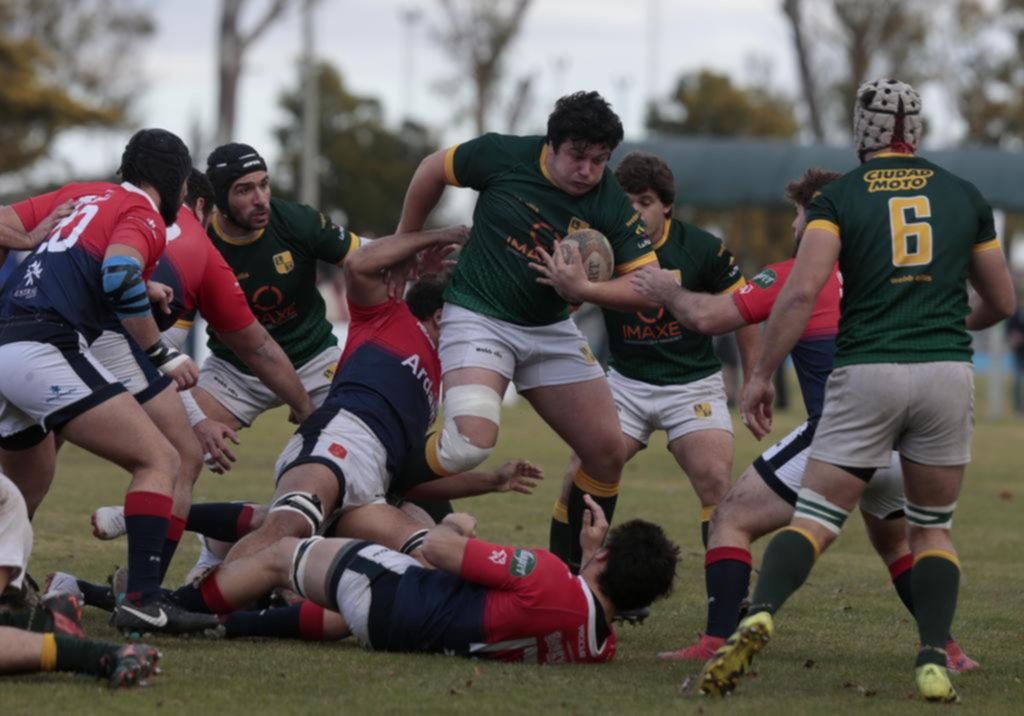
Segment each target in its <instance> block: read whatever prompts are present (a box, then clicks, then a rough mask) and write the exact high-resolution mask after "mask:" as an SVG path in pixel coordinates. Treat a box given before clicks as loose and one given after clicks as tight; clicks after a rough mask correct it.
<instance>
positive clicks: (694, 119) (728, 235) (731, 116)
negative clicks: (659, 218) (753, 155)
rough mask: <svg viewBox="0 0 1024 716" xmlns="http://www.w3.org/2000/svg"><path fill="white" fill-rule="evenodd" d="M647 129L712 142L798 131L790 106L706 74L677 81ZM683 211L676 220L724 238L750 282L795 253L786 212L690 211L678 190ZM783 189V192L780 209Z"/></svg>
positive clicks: (764, 93)
mask: <svg viewBox="0 0 1024 716" xmlns="http://www.w3.org/2000/svg"><path fill="white" fill-rule="evenodd" d="M647 128H648V129H649V130H651V131H652V132H654V133H655V134H669V135H672V134H702V135H706V136H714V137H760V138H766V137H774V138H781V139H785V138H792V137H795V136H796V134H797V131H798V130H799V125H798V124H797V121H796V119H795V117H794V116H793V110H792V102H791V101H790V100H787V99H786V98H785V97H781V96H778V95H775V94H771V93H770V92H769V91H767V90H765V89H748V88H744V87H738V86H736V85H734V84H733V83H732V80H730V79H729V77H727V76H726V75H722V74H718V73H717V72H714V71H712V70H707V69H702V70H698V71H696V72H692V73H689V74H685V75H683V76H682V77H680V78H679V80H678V82H677V84H676V89H675V91H674V92H673V93H672V94H671V95H670V96H669V99H668V101H667V102H665V103H663V104H661V105H657V104H656V105H652V106H651V109H650V111H649V113H648V117H647ZM676 189H677V191H678V202H679V204H680V205H681V206H682V207H685V208H683V209H677V214H679V215H680V216H682V217H683V218H685V219H686V220H687V221H692V222H693V223H695V224H697V225H698V226H704V227H710V228H711V229H712V230H717V231H720V232H721V234H720V235H721V237H722V239H723V240H724V241H725V243H726V244H727V245H728V246H729V248H730V249H731V250H732V252H733V253H734V254H735V255H736V257H737V260H738V261H739V262H740V266H741V268H742V269H743V270H744V272H747V275H748V276H752V275H753V273H754V272H756V271H757V269H758V267H760V266H763V265H764V264H766V263H769V262H771V261H778V260H779V259H780V258H782V257H784V256H785V255H786V252H787V251H789V250H791V248H790V246H791V244H788V243H787V237H788V236H790V235H791V233H792V232H791V231H790V229H789V224H790V222H791V221H792V220H793V219H792V216H791V215H790V212H788V211H786V210H784V209H771V208H756V207H745V206H738V207H734V208H730V209H729V210H720V209H707V208H704V207H694V206H687V197H686V187H685V186H678V187H676ZM782 192H783V187H781V186H780V187H779V203H780V205H783V200H782Z"/></svg>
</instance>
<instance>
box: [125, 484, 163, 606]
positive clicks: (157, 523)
mask: <svg viewBox="0 0 1024 716" xmlns="http://www.w3.org/2000/svg"><path fill="white" fill-rule="evenodd" d="M170 516H171V498H170V496H169V495H161V494H159V493H157V492H129V493H128V494H127V495H125V498H124V522H125V527H126V529H127V533H128V589H127V595H126V599H127V600H128V601H130V602H134V603H137V604H148V603H149V602H152V601H155V600H156V599H159V598H160V582H161V580H162V574H163V572H162V567H161V562H162V560H161V554H162V553H163V548H164V540H165V537H166V535H167V526H168V524H169V523H170Z"/></svg>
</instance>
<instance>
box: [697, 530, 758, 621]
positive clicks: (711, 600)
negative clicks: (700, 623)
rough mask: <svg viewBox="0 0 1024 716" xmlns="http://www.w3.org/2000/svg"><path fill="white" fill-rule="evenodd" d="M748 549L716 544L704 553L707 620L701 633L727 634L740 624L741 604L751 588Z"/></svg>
mask: <svg viewBox="0 0 1024 716" xmlns="http://www.w3.org/2000/svg"><path fill="white" fill-rule="evenodd" d="M750 568H751V559H750V551H749V550H746V549H741V548H739V547H716V548H714V549H710V550H708V552H707V554H706V555H705V556H704V584H705V587H706V589H707V592H708V622H707V626H706V627H705V630H704V633H705V634H708V635H710V636H717V637H721V638H723V639H725V638H728V637H729V636H730V635H731V634H732V633H733V632H734V631H736V627H737V626H738V625H739V613H740V605H741V604H742V603H743V600H744V599H745V598H746V596H747V590H748V589H749V588H750Z"/></svg>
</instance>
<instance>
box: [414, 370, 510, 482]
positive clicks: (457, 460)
mask: <svg viewBox="0 0 1024 716" xmlns="http://www.w3.org/2000/svg"><path fill="white" fill-rule="evenodd" d="M464 416H471V417H474V418H483V419H484V420H489V421H491V422H492V423H494V425H495V426H496V427H497V426H498V425H501V396H500V395H498V393H497V391H495V390H493V389H491V388H488V387H487V386H484V385H460V386H457V387H455V388H452V389H450V390H446V391H445V394H444V428H443V429H442V430H441V434H440V436H439V437H438V438H437V439H436V440H434V441H433V442H432V444H431V445H430V446H429V447H428V459H429V460H430V462H431V463H432V465H431V466H432V467H440V468H441V470H442V472H443V473H444V474H446V475H454V474H456V473H460V472H466V471H467V470H472V469H473V468H474V467H476V466H477V465H479V464H480V463H482V462H484V461H485V460H486V459H487V458H488V457H489V456H490V454H491V452H492V451H493V450H494V448H493V447H486V448H485V447H478V446H476V445H474V444H473V443H471V442H470V441H469V440H468V439H466V437H465V436H463V435H462V434H461V433H460V432H459V429H458V426H457V425H456V424H455V418H459V417H464Z"/></svg>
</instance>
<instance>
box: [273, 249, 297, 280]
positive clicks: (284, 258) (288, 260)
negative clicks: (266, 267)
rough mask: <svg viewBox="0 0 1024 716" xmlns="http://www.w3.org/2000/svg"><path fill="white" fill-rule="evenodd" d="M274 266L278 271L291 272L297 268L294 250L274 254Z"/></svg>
mask: <svg viewBox="0 0 1024 716" xmlns="http://www.w3.org/2000/svg"><path fill="white" fill-rule="evenodd" d="M274 268H275V269H277V272H278V273H282V274H283V273H291V271H292V269H294V268H295V261H294V259H292V252H291V251H282V252H281V253H279V254H274Z"/></svg>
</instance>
